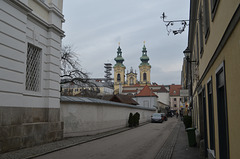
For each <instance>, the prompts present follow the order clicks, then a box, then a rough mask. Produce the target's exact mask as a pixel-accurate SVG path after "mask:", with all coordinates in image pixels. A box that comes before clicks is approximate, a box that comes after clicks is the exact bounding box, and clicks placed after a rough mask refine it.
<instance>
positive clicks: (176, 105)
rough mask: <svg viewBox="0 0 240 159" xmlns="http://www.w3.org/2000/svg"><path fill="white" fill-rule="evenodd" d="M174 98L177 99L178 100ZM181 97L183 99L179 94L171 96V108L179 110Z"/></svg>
mask: <svg viewBox="0 0 240 159" xmlns="http://www.w3.org/2000/svg"><path fill="white" fill-rule="evenodd" d="M174 99H176V101H175V100H174ZM180 99H181V97H179V96H170V109H171V110H177V111H178V110H179V108H180Z"/></svg>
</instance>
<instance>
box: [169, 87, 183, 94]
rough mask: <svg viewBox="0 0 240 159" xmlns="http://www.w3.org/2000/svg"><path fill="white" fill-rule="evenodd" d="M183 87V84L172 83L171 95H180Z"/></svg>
mask: <svg viewBox="0 0 240 159" xmlns="http://www.w3.org/2000/svg"><path fill="white" fill-rule="evenodd" d="M181 89H182V85H170V91H169V95H170V96H180V90H181Z"/></svg>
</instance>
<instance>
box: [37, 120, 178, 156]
mask: <svg viewBox="0 0 240 159" xmlns="http://www.w3.org/2000/svg"><path fill="white" fill-rule="evenodd" d="M176 123H177V119H176V118H174V117H173V118H168V121H165V122H163V123H150V124H147V125H144V126H140V127H138V128H135V129H131V130H128V131H125V132H122V133H119V134H115V135H112V136H109V137H105V138H102V139H99V140H95V141H92V142H88V143H85V144H80V145H78V146H74V147H70V148H67V149H64V150H60V151H56V152H53V153H50V154H47V155H44V156H40V157H37V158H36V159H55V158H58V159H66V158H67V159H81V158H82V159H112V158H115V159H136V158H138V159H146V158H147V159H153V158H154V157H155V156H156V154H157V153H158V152H159V150H160V149H161V147H162V145H163V144H164V142H165V141H166V139H167V137H168V136H169V134H170V133H171V131H172V130H173V128H174V127H175V125H176Z"/></svg>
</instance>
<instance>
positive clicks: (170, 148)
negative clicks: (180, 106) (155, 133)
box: [154, 119, 200, 159]
mask: <svg viewBox="0 0 240 159" xmlns="http://www.w3.org/2000/svg"><path fill="white" fill-rule="evenodd" d="M177 122H178V123H177V125H176V126H175V128H174V129H173V131H172V132H171V134H170V135H169V136H168V138H167V140H166V141H165V143H164V145H163V147H162V148H161V150H160V151H159V152H158V154H157V155H156V156H155V158H154V159H193V158H194V159H200V154H199V150H198V148H197V147H189V146H188V136H187V132H186V131H185V126H184V124H183V122H182V121H181V120H180V119H178V121H177Z"/></svg>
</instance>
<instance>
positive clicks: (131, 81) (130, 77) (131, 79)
mask: <svg viewBox="0 0 240 159" xmlns="http://www.w3.org/2000/svg"><path fill="white" fill-rule="evenodd" d="M136 83H137V73H136V71H135V72H133V68H132V67H131V69H130V72H129V73H127V85H128V86H130V85H135V84H136Z"/></svg>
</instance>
